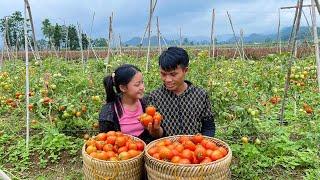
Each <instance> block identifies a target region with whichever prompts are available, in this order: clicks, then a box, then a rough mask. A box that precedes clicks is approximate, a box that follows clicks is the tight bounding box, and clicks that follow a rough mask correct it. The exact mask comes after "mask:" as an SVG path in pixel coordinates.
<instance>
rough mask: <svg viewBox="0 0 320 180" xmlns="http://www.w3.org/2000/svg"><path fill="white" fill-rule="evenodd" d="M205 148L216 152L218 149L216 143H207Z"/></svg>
mask: <svg viewBox="0 0 320 180" xmlns="http://www.w3.org/2000/svg"><path fill="white" fill-rule="evenodd" d="M205 148H207V149H211V150H216V149H217V148H218V147H217V145H216V143H214V142H210V141H209V142H208V143H207V144H206V146H205Z"/></svg>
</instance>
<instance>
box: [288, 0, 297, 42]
mask: <svg viewBox="0 0 320 180" xmlns="http://www.w3.org/2000/svg"><path fill="white" fill-rule="evenodd" d="M295 8H296V12H295V14H294V18H293V25H292V29H291V33H290V37H289V41H288V46H289V45H290V42H291V39H292V35H293V31H294V29H293V27H294V26H295V24H296V21H297V15H298V10H299V8H300V6H299V0H298V1H297V6H296V7H295Z"/></svg>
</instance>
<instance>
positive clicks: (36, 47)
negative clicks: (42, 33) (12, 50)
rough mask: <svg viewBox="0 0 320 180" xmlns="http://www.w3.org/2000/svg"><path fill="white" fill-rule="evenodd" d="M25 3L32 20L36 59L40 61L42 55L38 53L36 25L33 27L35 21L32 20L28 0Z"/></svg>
mask: <svg viewBox="0 0 320 180" xmlns="http://www.w3.org/2000/svg"><path fill="white" fill-rule="evenodd" d="M24 2H25V4H26V6H27V9H28V13H29V19H30V24H31V30H32V39H33V44H34V51H35V55H36V56H35V58H36V59H37V60H40V55H39V51H38V44H37V40H36V33H35V30H34V25H33V20H32V14H31V7H30V4H29V2H28V0H24Z"/></svg>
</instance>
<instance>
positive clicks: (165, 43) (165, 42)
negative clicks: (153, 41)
mask: <svg viewBox="0 0 320 180" xmlns="http://www.w3.org/2000/svg"><path fill="white" fill-rule="evenodd" d="M160 37H161V39H162V41H163V42H164V45H165V46H166V48H167V49H168V44H167V41H166V39H165V38H164V37H163V35H162V33H161V32H160Z"/></svg>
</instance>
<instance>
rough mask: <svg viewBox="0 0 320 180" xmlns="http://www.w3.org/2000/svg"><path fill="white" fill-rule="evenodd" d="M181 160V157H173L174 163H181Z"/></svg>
mask: <svg viewBox="0 0 320 180" xmlns="http://www.w3.org/2000/svg"><path fill="white" fill-rule="evenodd" d="M180 159H181V157H180V156H173V157H172V159H171V162H172V163H179V161H180Z"/></svg>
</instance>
